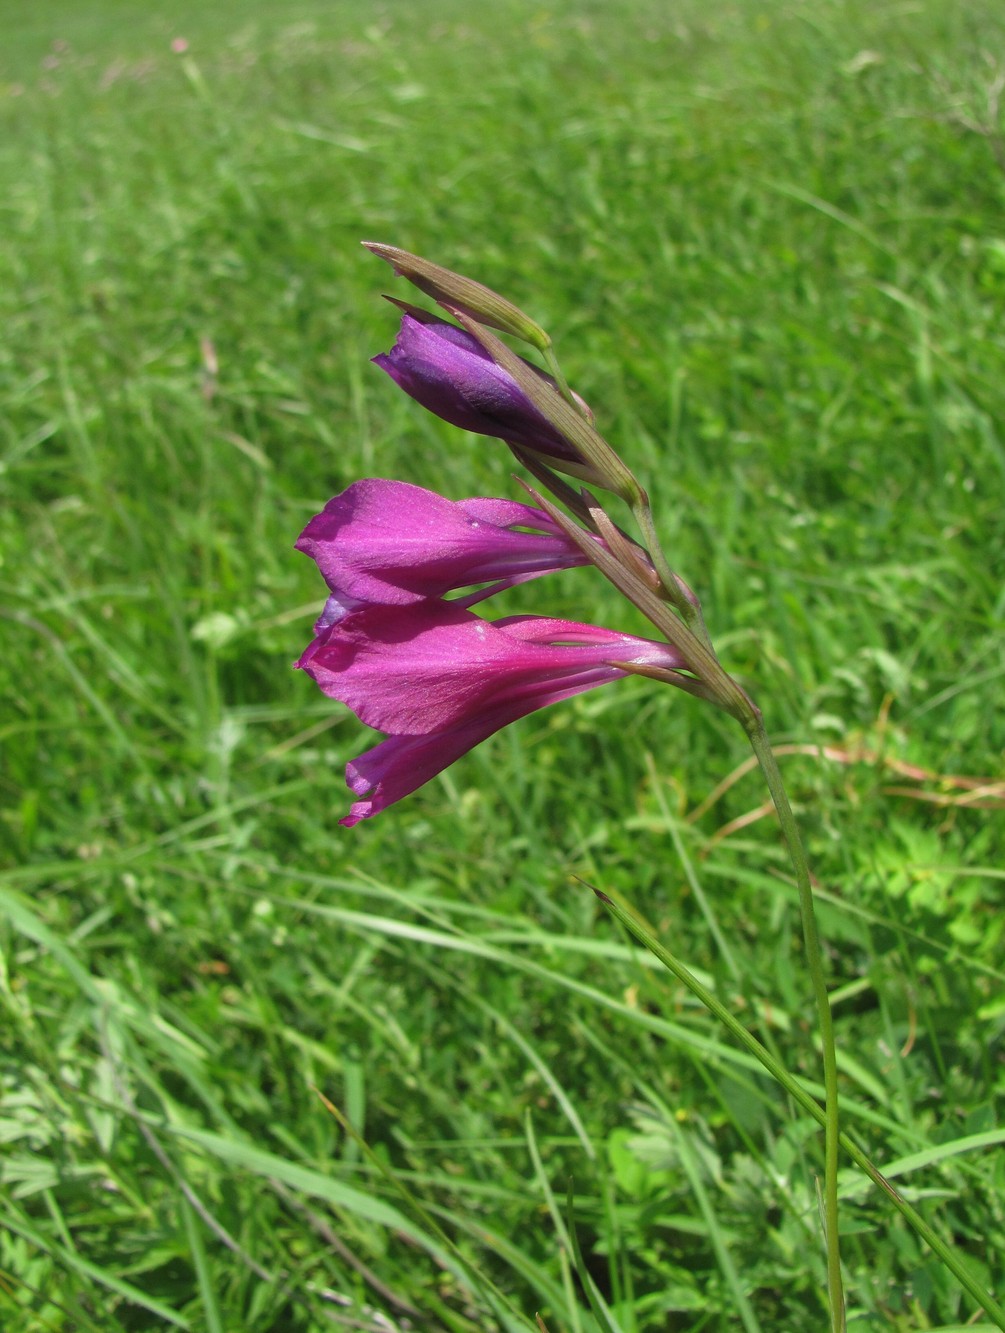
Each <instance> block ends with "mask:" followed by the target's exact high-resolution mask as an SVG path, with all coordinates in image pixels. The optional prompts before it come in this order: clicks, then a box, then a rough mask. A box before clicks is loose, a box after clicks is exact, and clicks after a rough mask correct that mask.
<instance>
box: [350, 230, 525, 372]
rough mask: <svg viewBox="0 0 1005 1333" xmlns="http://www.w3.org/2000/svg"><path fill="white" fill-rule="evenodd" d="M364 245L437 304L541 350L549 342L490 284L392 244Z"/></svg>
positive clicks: (369, 243) (517, 307)
mask: <svg viewBox="0 0 1005 1333" xmlns="http://www.w3.org/2000/svg"><path fill="white" fill-rule="evenodd" d="M363 245H364V246H365V247H366V249H367V250H369V251H370V253H371V254H374V255H376V256H377V257H378V259H384V260H386V261H387V263H389V264H390V265H391V267H392V268H393V269H394V271H395V273H397V274H399V275H400V276H401V277H403V278H407V279H408V281H409V282H410V283H412V285H413V286H415V287H418V289H419V290H420V291H422V292H425V293H426V295H427V296H431V297H432V298H433V300H434V301H436V302H438V303H439V304H440V305H445V306H451V307H453V308H454V309H456V310H463V311H464V312H465V313H466V314H468V315H470V316H471V317H472V318H473V319H477V320H478V321H479V323H482V324H491V325H492V327H493V328H494V329H502V331H503V332H504V333H511V334H513V335H514V336H515V337H517V338H522V339H523V341H524V342H528V343H530V344H531V346H532V347H537V348H538V349H539V350H541V351H544V350H545V349H546V348H548V347H550V346H551V339H550V338H549V337H548V335H547V334H546V333H545V331H544V329H542V328H541V326H540V325H539V324H537V323H535V322H534V320H532V319H531V317H530V316H529V315H525V314H524V312H523V311H522V310H521V309H520V307H519V306H516V305H514V304H513V302H512V301H507V299H506V298H505V296H500V295H499V293H498V292H494V291H493V290H492V289H491V287H486V286H484V285H483V284H482V283H480V282H475V281H474V279H473V278H465V277H464V276H463V274H460V273H453V272H452V271H451V270H450V269H448V268H443V267H441V265H439V264H434V263H432V261H431V260H428V259H423V258H421V256H419V255H413V254H410V253H409V252H408V251H407V250H399V249H398V248H397V246H394V245H380V244H379V243H378V242H377V241H363Z"/></svg>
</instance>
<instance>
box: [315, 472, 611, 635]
mask: <svg viewBox="0 0 1005 1333" xmlns="http://www.w3.org/2000/svg"><path fill="white" fill-rule="evenodd" d="M526 528H532V529H535V531H532V532H526V531H522V530H521V529H526ZM297 549H298V550H299V551H303V552H304V554H305V555H309V556H310V557H311V559H312V560H314V561H315V562H316V564H317V566H318V568H319V569H320V571H321V573H322V574H323V575H324V578H325V582H326V583H327V584H328V587H329V588H330V589H331V592H332V596H331V598H329V602H328V605H327V606H326V607H325V610H324V613H323V614H322V617H321V619H320V620H319V621H318V624H317V625H316V626H315V632H317V633H320V632H321V630H322V629H324V628H325V627H326V626H327V625H330V624H331V623H333V622H334V621H335V620H337V619H338V618H339V617H340V616H342V615H344V614H345V613H346V612H347V611H348V610H350V609H351V608H352V607H354V606H356V605H358V604H359V603H362V602H377V603H382V604H388V605H394V604H397V605H405V604H407V603H409V602H417V601H420V600H421V599H422V598H424V597H442V596H443V595H444V594H445V593H448V592H452V591H453V590H455V589H457V588H466V587H470V586H471V585H473V584H476V583H489V584H491V586H490V587H488V588H484V589H481V590H480V591H478V592H474V593H470V594H469V595H468V596H467V597H465V598H463V599H461V602H462V604H463V605H465V606H472V605H473V604H474V603H475V602H476V601H481V600H482V599H483V598H484V597H488V596H490V595H491V594H492V593H495V592H499V591H501V590H502V589H503V588H510V587H512V586H513V585H514V584H516V583H523V582H525V581H526V580H527V579H531V578H537V577H538V576H539V575H541V574H547V573H548V572H549V571H551V570H555V569H568V568H570V567H571V566H573V565H583V564H585V563H586V557H585V556H584V555H583V554H582V552H581V551H580V550H579V548H578V547H576V546H575V545H574V544H573V543H572V542H571V541H570V540H569V538H568V537H566V536H565V535H564V534H563V532H562V530H561V529H560V528H559V526H558V524H557V523H555V522H554V521H553V520H552V519H550V518H549V517H548V515H547V514H546V513H545V512H544V511H543V510H541V509H533V508H531V506H530V505H524V504H517V503H516V502H515V501H512V500H493V499H473V500H457V501H454V500H446V499H444V498H443V496H442V495H437V494H436V493H435V492H434V491H427V490H424V489H423V488H422V487H421V486H411V485H409V483H408V482H404V481H379V480H375V479H368V480H366V481H357V482H354V483H353V485H352V486H350V487H349V488H348V489H347V490H345V491H343V492H342V494H341V495H336V496H335V498H334V499H333V500H329V501H328V503H327V504H326V505H325V507H324V509H323V510H322V511H321V513H320V514H316V515H315V516H314V518H312V519H311V521H310V522H309V523H308V524H307V527H306V528H304V530H303V532H302V533H301V534H300V538H299V540H298V541H297Z"/></svg>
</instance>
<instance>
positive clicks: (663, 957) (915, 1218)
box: [594, 889, 1005, 1333]
mask: <svg viewBox="0 0 1005 1333" xmlns="http://www.w3.org/2000/svg"><path fill="white" fill-rule="evenodd" d="M594 893H595V894H596V895H597V897H598V898H599V899H600V900H601V902H602V903H604V905H605V906H606V907H607V909H608V911H610V913H611V915H612V916H614V917H616V918H617V920H618V921H620V922H621V924H622V925H623V926H624V927H625V929H626V930H628V931H630V932H631V934H632V935H634V936H635V938H636V939H637V940H638V941H639V942H640V943H641V944H644V945H645V947H646V948H647V949H648V950H649V951H650V953H652V954H654V955H655V957H656V958H658V959H659V961H660V962H661V963H662V964H663V966H664V967H665V968H666V969H667V971H669V972H671V973H672V974H673V975H674V976H675V977H676V978H677V980H678V981H679V982H680V983H681V984H682V985H683V986H686V987H687V989H688V990H689V991H690V992H691V994H692V995H693V996H694V997H695V999H696V1000H698V1001H699V1003H700V1004H702V1005H704V1007H705V1008H706V1009H707V1010H708V1011H709V1013H710V1014H712V1015H713V1017H715V1018H717V1019H718V1020H719V1022H720V1023H722V1025H723V1027H724V1028H726V1030H727V1031H728V1032H729V1033H730V1034H731V1035H732V1036H733V1037H735V1038H736V1040H737V1042H738V1043H739V1044H740V1045H741V1046H742V1047H743V1048H744V1049H745V1050H747V1051H749V1052H750V1054H751V1055H752V1056H754V1058H755V1059H756V1060H758V1061H759V1062H760V1064H761V1065H762V1066H763V1067H764V1069H766V1070H767V1072H768V1073H769V1074H770V1075H771V1076H772V1078H774V1079H776V1080H777V1082H778V1083H780V1084H781V1086H782V1087H783V1088H784V1089H785V1091H786V1092H787V1093H788V1094H789V1096H790V1097H791V1098H792V1100H793V1101H794V1102H795V1103H796V1104H797V1105H798V1106H800V1107H801V1108H802V1109H803V1110H804V1111H805V1112H806V1113H807V1115H810V1116H812V1118H813V1119H814V1120H815V1121H816V1122H817V1124H818V1125H822V1126H823V1127H824V1129H825V1130H826V1127H827V1112H826V1110H825V1109H824V1107H822V1106H821V1105H820V1104H819V1102H817V1100H816V1099H815V1098H814V1097H811V1096H810V1094H809V1093H808V1092H807V1091H806V1089H805V1088H804V1087H803V1086H802V1084H801V1083H799V1082H798V1080H797V1079H795V1078H794V1077H793V1076H792V1075H791V1074H790V1073H789V1071H788V1070H787V1069H786V1068H785V1066H784V1065H783V1064H782V1063H781V1061H780V1060H778V1059H777V1058H776V1057H775V1056H774V1055H773V1054H772V1053H771V1051H769V1050H768V1048H767V1047H766V1046H764V1045H762V1043H761V1042H760V1041H758V1039H757V1038H756V1037H755V1036H754V1034H753V1033H752V1032H749V1031H748V1030H747V1029H746V1028H745V1027H744V1026H743V1024H742V1023H741V1022H740V1020H739V1019H738V1018H737V1017H736V1016H735V1015H734V1014H733V1013H731V1012H730V1010H729V1009H727V1008H726V1006H725V1005H724V1004H723V1003H722V1001H721V1000H720V999H719V998H718V997H717V996H716V995H715V994H714V993H713V992H712V991H710V990H709V989H708V987H707V986H705V985H703V984H702V983H701V982H700V981H699V980H698V978H697V977H696V976H695V975H694V973H693V972H691V971H689V970H688V968H686V967H685V966H684V964H683V963H682V962H680V960H679V959H677V958H676V957H674V955H673V954H672V953H670V951H669V950H668V949H666V948H665V947H664V946H663V945H662V944H661V943H660V941H659V940H658V939H657V938H656V937H655V935H653V934H652V932H651V931H649V930H648V929H647V928H646V927H645V926H644V925H643V924H642V922H641V921H640V920H639V919H638V918H637V917H636V916H635V915H634V913H632V912H630V911H629V910H628V909H627V908H626V907H624V906H623V905H622V904H621V903H618V902H615V901H614V900H613V899H612V898H609V897H608V896H607V894H606V893H601V892H600V890H599V889H594ZM838 1141H839V1143H840V1146H841V1147H842V1148H843V1149H844V1151H845V1152H846V1153H847V1155H848V1156H849V1157H850V1158H851V1160H852V1161H853V1162H854V1163H855V1165H856V1166H858V1167H859V1168H860V1169H861V1170H862V1171H864V1172H865V1174H866V1175H867V1176H868V1177H869V1179H870V1180H871V1181H872V1182H873V1184H874V1185H877V1186H878V1187H879V1188H880V1189H881V1190H882V1191H883V1193H884V1194H885V1195H886V1196H887V1198H888V1199H889V1200H890V1202H891V1203H892V1204H893V1206H894V1207H895V1208H896V1209H897V1211H898V1212H899V1213H900V1215H901V1216H902V1217H903V1218H904V1220H905V1221H906V1222H907V1223H908V1224H909V1225H910V1226H911V1227H912V1228H913V1229H914V1231H915V1232H916V1233H917V1234H918V1235H919V1236H920V1237H921V1239H922V1240H923V1241H924V1242H925V1244H926V1245H927V1246H928V1247H929V1248H930V1249H931V1250H932V1252H933V1253H934V1254H936V1255H937V1256H938V1257H939V1259H941V1260H942V1262H943V1263H944V1264H945V1266H946V1267H947V1268H948V1269H949V1271H950V1272H951V1273H952V1275H953V1276H954V1277H955V1278H956V1280H957V1282H959V1284H960V1286H961V1287H963V1289H964V1290H965V1291H966V1292H967V1293H968V1294H969V1295H970V1296H971V1297H972V1298H973V1300H974V1301H975V1302H976V1303H977V1305H979V1306H980V1307H981V1309H982V1310H983V1311H984V1313H985V1314H986V1315H988V1317H989V1318H991V1319H993V1320H994V1322H995V1324H996V1325H997V1326H998V1328H1000V1329H1002V1330H1003V1333H1005V1307H1003V1306H1002V1305H1000V1304H999V1303H998V1302H997V1301H996V1300H994V1298H993V1297H991V1296H989V1295H988V1293H987V1292H986V1291H983V1290H982V1289H981V1285H980V1282H979V1280H978V1279H977V1278H976V1277H975V1276H974V1274H973V1273H972V1272H971V1271H970V1269H969V1268H968V1267H967V1266H966V1264H965V1263H964V1262H963V1261H962V1259H961V1258H960V1256H959V1255H958V1254H957V1253H956V1252H955V1251H954V1250H953V1249H952V1247H951V1246H949V1245H947V1244H946V1242H945V1241H944V1240H943V1239H942V1237H941V1236H939V1235H938V1233H937V1232H936V1231H934V1230H933V1229H932V1227H930V1226H929V1224H928V1223H927V1222H926V1221H925V1219H924V1218H923V1217H922V1216H921V1214H920V1213H919V1212H918V1210H917V1209H916V1208H914V1207H913V1205H912V1204H910V1203H908V1201H907V1200H906V1199H905V1198H904V1196H903V1195H902V1194H901V1193H900V1192H899V1191H898V1190H897V1189H896V1187H895V1186H894V1185H892V1184H891V1183H890V1181H888V1180H887V1179H886V1177H885V1176H884V1175H883V1173H882V1172H881V1171H880V1169H879V1168H878V1167H877V1166H876V1165H875V1163H874V1162H873V1161H872V1160H871V1158H870V1157H868V1156H867V1154H866V1153H864V1152H863V1151H862V1149H861V1148H860V1147H859V1146H858V1144H857V1143H856V1142H855V1140H854V1139H853V1138H851V1137H850V1136H849V1135H848V1134H846V1133H840V1134H839V1135H838Z"/></svg>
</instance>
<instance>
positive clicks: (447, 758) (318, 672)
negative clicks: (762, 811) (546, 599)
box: [297, 598, 682, 826]
mask: <svg viewBox="0 0 1005 1333" xmlns="http://www.w3.org/2000/svg"><path fill="white" fill-rule="evenodd" d="M614 662H622V663H633V664H645V665H648V666H656V667H662V668H664V669H668V670H676V669H677V668H679V667H680V666H681V665H682V662H681V658H680V656H679V655H678V653H677V651H676V649H674V648H673V647H671V645H670V644H666V643H656V642H654V641H652V640H649V639H640V638H636V637H635V636H634V635H631V634H620V633H617V632H615V631H614V630H608V629H601V628H599V627H597V626H595V625H583V624H578V623H575V622H573V621H566V620H550V619H547V618H545V617H540V616H511V617H509V618H507V619H504V620H496V621H488V620H483V619H482V618H481V617H479V616H476V615H474V614H473V613H472V612H471V611H468V610H466V609H465V608H464V607H463V606H460V605H458V603H456V602H446V601H443V600H441V599H438V598H428V599H425V600H421V601H417V602H411V603H409V604H406V605H402V604H400V603H398V604H394V605H373V604H369V605H366V604H365V605H361V606H357V607H355V608H354V609H352V610H350V611H348V612H347V613H346V614H345V615H344V616H342V617H341V618H339V619H336V620H333V621H332V622H331V623H329V624H327V625H324V626H322V627H321V629H320V632H319V633H318V635H317V637H316V638H315V640H314V642H313V643H312V644H311V645H310V647H309V648H308V649H307V651H306V652H305V653H304V655H303V656H302V657H301V658H300V660H299V662H297V666H298V667H300V668H301V669H302V670H304V671H306V672H307V673H308V674H309V675H310V676H312V677H313V678H314V680H315V681H316V682H317V684H318V685H319V686H320V688H321V689H322V690H323V691H324V693H325V694H327V695H329V696H330V697H331V698H333V699H338V700H340V701H341V702H342V703H344V704H346V705H347V706H348V707H349V708H351V709H352V711H353V712H354V713H355V714H356V715H357V717H359V719H360V720H361V721H362V722H365V723H366V724H367V726H370V727H374V728H376V729H377V730H379V731H383V732H386V733H387V737H388V738H387V740H385V741H382V742H381V743H380V744H379V745H377V746H375V747H374V748H373V749H372V750H368V751H367V752H366V753H365V754H363V755H361V756H360V758H358V759H356V760H355V761H353V762H352V763H350V764H349V765H348V766H347V768H346V782H347V783H348V785H349V787H350V788H351V789H352V791H353V792H354V793H355V795H356V796H358V797H360V798H361V799H360V800H358V801H356V802H355V803H354V804H353V806H352V808H351V810H350V811H349V814H348V815H347V816H346V817H345V818H344V819H343V820H341V823H342V824H344V825H347V826H351V825H353V824H356V823H358V822H359V821H360V820H361V819H368V818H370V817H371V816H372V815H375V814H378V813H379V812H380V811H381V810H384V809H386V808H387V806H389V805H392V804H393V803H394V802H395V801H399V800H401V798H402V797H403V796H407V795H409V793H410V792H413V791H415V790H416V788H417V787H421V786H422V784H423V783H425V782H428V781H429V779H430V778H432V777H434V776H435V775H436V774H437V773H440V772H442V770H443V769H445V768H447V767H448V766H449V765H450V764H452V763H453V762H454V760H456V759H458V758H460V756H461V755H463V754H466V753H467V751H468V750H470V749H472V748H473V747H474V746H476V745H478V744H479V743H480V742H481V741H483V740H485V739H486V738H487V737H489V736H491V735H492V734H493V733H494V732H496V731H498V730H499V729H500V728H501V727H505V726H506V725H507V724H508V723H510V722H515V721H516V720H517V718H521V717H524V716H526V714H528V713H532V712H534V711H535V710H536V709H538V708H544V707H546V706H547V705H548V704H552V703H556V702H558V701H559V700H560V699H568V698H570V697H571V696H572V695H574V694H579V693H581V692H582V691H583V690H589V689H592V688H593V687H594V686H596V685H603V684H605V683H606V682H607V681H612V680H616V679H617V678H618V677H620V676H623V675H625V674H626V673H625V671H624V670H623V669H622V668H620V667H617V666H614V665H612V663H614Z"/></svg>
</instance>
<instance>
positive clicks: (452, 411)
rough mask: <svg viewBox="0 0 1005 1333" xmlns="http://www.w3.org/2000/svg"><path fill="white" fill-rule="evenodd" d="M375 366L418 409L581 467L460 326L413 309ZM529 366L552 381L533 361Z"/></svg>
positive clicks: (570, 449) (566, 443)
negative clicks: (395, 340) (388, 376)
mask: <svg viewBox="0 0 1005 1333" xmlns="http://www.w3.org/2000/svg"><path fill="white" fill-rule="evenodd" d="M373 360H374V364H375V365H378V366H380V368H381V369H382V370H386V371H387V373H388V374H389V375H390V376H391V378H392V379H393V380H394V381H395V383H396V384H398V385H399V386H400V387H401V388H402V389H404V390H405V392H406V393H407V394H409V395H410V396H411V397H412V398H414V399H415V401H416V402H417V403H421V405H422V406H423V407H425V408H427V409H428V410H429V411H430V412H432V413H434V414H435V415H436V416H438V417H442V419H443V420H444V421H449V422H450V424H451V425H452V426H460V427H461V429H462V430H470V431H474V432H475V433H476V434H479V435H494V436H497V437H498V438H499V439H501V440H506V441H507V442H508V443H511V444H516V445H520V446H522V447H523V448H526V449H531V450H533V451H534V452H536V453H540V454H546V455H548V456H550V457H552V458H556V459H563V460H565V461H566V462H578V461H580V455H579V453H578V451H577V450H576V449H575V447H574V446H573V445H572V444H570V443H569V441H568V440H566V439H565V437H564V436H563V435H561V434H560V433H559V432H558V430H556V428H555V427H554V426H553V425H552V424H551V422H550V421H549V420H548V419H547V417H545V416H543V415H542V413H541V412H540V411H538V409H537V408H536V407H535V406H534V405H533V403H532V402H531V401H530V399H529V398H528V397H527V395H526V394H525V393H524V392H523V390H522V389H521V388H520V387H519V386H518V384H517V383H516V381H515V380H514V379H513V378H512V377H511V376H510V375H509V374H508V373H507V372H506V371H505V370H503V369H502V368H501V367H499V366H497V365H496V364H495V362H494V361H493V360H492V358H491V357H490V356H489V354H488V353H487V352H486V351H485V349H484V348H483V347H482V345H481V343H479V342H478V340H477V339H476V338H474V337H472V335H471V334H470V333H467V332H466V331H465V330H464V329H459V328H458V327H457V326H456V325H455V324H448V323H447V322H446V320H442V319H438V318H437V317H436V316H435V315H430V314H428V313H427V312H426V311H420V310H418V309H416V308H414V307H413V308H411V309H410V310H408V311H406V312H405V314H404V315H403V316H402V320H401V329H400V330H399V332H398V340H397V342H396V343H395V344H394V346H393V347H392V348H391V350H390V351H389V352H387V353H386V354H382V355H381V356H375V357H374V358H373ZM526 364H527V365H528V367H530V369H531V370H533V371H534V373H535V374H537V375H542V376H543V378H545V379H548V378H549V377H548V376H545V375H544V372H543V371H540V370H538V368H537V367H536V366H534V365H531V363H530V362H529V361H528V362H527V363H526ZM550 382H552V383H554V381H550Z"/></svg>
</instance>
